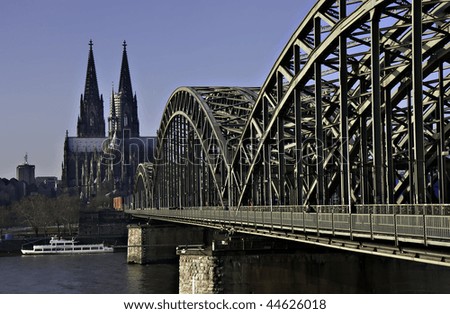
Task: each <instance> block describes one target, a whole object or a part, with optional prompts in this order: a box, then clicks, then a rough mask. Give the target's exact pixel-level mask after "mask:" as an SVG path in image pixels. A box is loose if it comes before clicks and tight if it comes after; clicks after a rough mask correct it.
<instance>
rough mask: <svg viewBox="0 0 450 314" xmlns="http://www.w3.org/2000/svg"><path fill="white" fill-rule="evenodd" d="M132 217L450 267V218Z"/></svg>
mask: <svg viewBox="0 0 450 314" xmlns="http://www.w3.org/2000/svg"><path fill="white" fill-rule="evenodd" d="M127 213H129V214H131V215H133V216H135V217H139V218H146V219H159V220H166V221H172V222H177V223H184V224H192V225H198V226H205V227H209V228H219V229H229V230H233V231H236V232H242V233H251V234H257V235H261V236H267V237H276V238H282V239H286V240H294V241H300V242H308V243H313V244H315V245H322V246H329V247H334V248H339V249H344V250H351V251H359V252H364V253H370V254H376V255H383V256H390V257H396V258H403V259H410V260H416V261H422V262H427V263H433V264H439V265H446V266H450V251H449V247H450V216H442V215H440V216H437V215H396V214H349V213H309V212H305V211H301V212H295V211H288V212H284V211H273V210H272V211H270V209H268V208H265V209H264V208H261V207H260V208H258V209H256V210H251V209H249V208H246V209H244V210H220V209H214V208H211V207H209V208H202V209H182V210H180V209H144V210H128V211H127ZM407 245H409V246H410V248H406V246H407Z"/></svg>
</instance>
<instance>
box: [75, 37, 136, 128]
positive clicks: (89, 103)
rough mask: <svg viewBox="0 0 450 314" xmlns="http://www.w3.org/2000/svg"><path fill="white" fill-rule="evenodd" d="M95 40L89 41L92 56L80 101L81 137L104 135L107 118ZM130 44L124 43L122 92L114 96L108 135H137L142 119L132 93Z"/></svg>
mask: <svg viewBox="0 0 450 314" xmlns="http://www.w3.org/2000/svg"><path fill="white" fill-rule="evenodd" d="M92 46H93V43H92V40H91V41H89V57H88V66H87V72H86V82H85V88H84V95H81V100H80V115H79V117H78V125H77V133H78V137H105V119H104V115H103V95H100V93H99V89H98V83H97V74H96V71H95V62H94V53H93V49H92ZM126 47H127V44H126V42H125V41H124V42H123V56H122V66H121V70H120V79H119V91H118V93H114V89H113V93H112V95H111V110H110V115H109V118H108V121H109V136H112V135H113V134H114V133H115V134H116V136H120V137H122V136H125V137H130V136H131V137H138V136H139V121H138V117H137V100H136V95H134V96H133V90H132V87H131V76H130V69H129V66H128V57H127V50H126Z"/></svg>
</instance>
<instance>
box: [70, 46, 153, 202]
mask: <svg viewBox="0 0 450 314" xmlns="http://www.w3.org/2000/svg"><path fill="white" fill-rule="evenodd" d="M92 46H93V43H92V40H91V41H90V42H89V54H88V65H87V72H86V81H85V88H84V94H82V95H81V99H80V114H79V117H78V122H77V136H76V137H71V136H69V134H68V132H67V131H66V138H65V143H64V161H63V165H62V184H63V186H64V187H65V188H69V189H71V188H77V190H78V192H79V193H82V194H83V195H85V196H91V195H96V193H97V190H98V189H99V188H100V187H101V186H102V185H105V186H109V189H115V190H117V191H120V192H121V193H123V194H130V193H131V192H132V188H133V184H134V175H135V171H136V168H137V166H138V164H139V163H141V162H145V161H149V160H152V159H153V146H154V145H153V142H154V140H155V137H151V136H149V137H141V136H140V134H139V119H138V107H137V99H136V94H133V89H132V86H131V75H130V69H129V65H128V55H127V44H126V42H125V41H124V42H123V53H122V65H121V69H120V79H119V89H118V91H117V92H115V91H114V88H113V90H112V94H111V101H110V110H109V116H108V134H107V136H105V119H104V115H103V113H104V110H103V95H101V94H100V92H99V89H98V83H97V75H96V69H95V62H94V52H93V48H92Z"/></svg>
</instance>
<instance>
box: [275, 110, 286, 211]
mask: <svg viewBox="0 0 450 314" xmlns="http://www.w3.org/2000/svg"><path fill="white" fill-rule="evenodd" d="M277 123H278V204H279V205H284V204H285V199H284V181H285V172H286V166H285V159H284V158H285V154H284V119H283V117H282V116H281V115H280V116H279V117H278V119H277Z"/></svg>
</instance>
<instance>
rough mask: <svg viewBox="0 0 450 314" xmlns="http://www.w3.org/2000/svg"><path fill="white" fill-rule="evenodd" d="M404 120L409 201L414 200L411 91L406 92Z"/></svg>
mask: <svg viewBox="0 0 450 314" xmlns="http://www.w3.org/2000/svg"><path fill="white" fill-rule="evenodd" d="M407 97H408V98H407V106H406V120H407V122H408V174H409V175H408V181H409V182H408V183H409V194H408V197H409V203H410V204H412V203H413V202H414V191H415V188H414V185H415V183H414V144H413V142H414V132H413V122H412V101H411V91H410V90H409V91H408V93H407Z"/></svg>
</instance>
